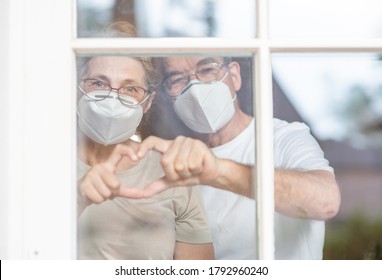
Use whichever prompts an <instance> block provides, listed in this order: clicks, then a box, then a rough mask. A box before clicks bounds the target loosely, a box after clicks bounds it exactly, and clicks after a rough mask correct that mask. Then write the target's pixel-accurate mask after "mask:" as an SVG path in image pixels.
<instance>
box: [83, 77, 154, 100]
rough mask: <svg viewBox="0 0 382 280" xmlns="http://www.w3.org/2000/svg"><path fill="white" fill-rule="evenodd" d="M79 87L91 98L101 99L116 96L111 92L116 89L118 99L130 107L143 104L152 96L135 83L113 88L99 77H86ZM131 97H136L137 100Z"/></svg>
mask: <svg viewBox="0 0 382 280" xmlns="http://www.w3.org/2000/svg"><path fill="white" fill-rule="evenodd" d="M78 88H79V89H80V90H81V91H82V92H83V93H84V94H85V95H86V96H87V97H89V98H90V99H92V100H95V101H101V100H104V99H106V98H115V96H114V95H111V94H110V93H111V92H112V91H115V92H116V93H118V99H119V100H120V101H121V103H122V104H124V105H126V106H130V107H136V106H138V105H141V104H142V103H143V102H145V101H146V100H147V98H148V97H149V96H150V92H149V91H148V90H146V89H144V88H142V87H139V86H134V85H124V86H122V87H120V88H113V87H111V86H110V85H109V84H108V83H106V82H104V81H101V80H98V79H84V80H82V81H81V82H80V83H79V85H78ZM130 98H134V99H135V100H136V102H134V101H132V100H131V99H130Z"/></svg>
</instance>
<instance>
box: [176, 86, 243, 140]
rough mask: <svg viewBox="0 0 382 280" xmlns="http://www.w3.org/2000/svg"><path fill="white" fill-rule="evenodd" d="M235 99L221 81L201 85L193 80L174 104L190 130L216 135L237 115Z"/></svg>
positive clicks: (177, 112)
mask: <svg viewBox="0 0 382 280" xmlns="http://www.w3.org/2000/svg"><path fill="white" fill-rule="evenodd" d="M235 98H236V95H235V96H234V97H232V96H231V92H230V89H229V87H228V86H227V85H226V84H225V83H223V82H221V81H219V82H214V83H200V82H199V81H197V80H193V81H191V82H190V83H189V85H188V86H187V88H186V90H185V91H184V92H183V93H182V94H181V95H179V96H178V97H177V98H176V99H175V102H174V110H175V112H176V114H177V115H178V116H179V118H180V119H181V120H182V121H183V122H184V123H185V125H187V126H188V127H189V128H190V129H192V130H194V131H196V132H199V133H214V132H217V131H218V130H219V129H221V128H222V127H223V126H225V125H226V124H227V123H228V122H229V121H230V120H231V119H232V117H233V115H234V113H235V108H234V104H233V102H234V100H235Z"/></svg>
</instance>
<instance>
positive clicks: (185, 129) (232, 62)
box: [77, 54, 257, 259]
mask: <svg viewBox="0 0 382 280" xmlns="http://www.w3.org/2000/svg"><path fill="white" fill-rule="evenodd" d="M149 59H150V58H148V57H138V56H137V57H128V56H96V57H78V58H77V61H78V84H79V87H78V89H79V90H78V105H77V115H78V117H77V120H78V127H79V129H78V142H77V144H78V166H77V169H78V180H79V191H80V192H79V196H78V197H79V214H80V215H79V219H78V258H79V259H103V258H112V259H171V258H172V257H173V255H174V254H175V256H178V254H180V253H178V252H179V249H178V248H177V247H175V248H174V244H175V242H177V241H180V242H187V243H188V245H187V246H188V250H189V249H191V247H192V246H195V245H196V244H197V246H202V245H201V243H205V242H206V240H208V238H209V231H211V232H212V239H213V241H214V250H215V258H218V259H222V258H227V259H255V258H256V252H257V250H256V248H257V245H256V225H255V217H256V215H255V214H256V211H255V210H256V203H254V202H255V200H253V199H251V198H248V197H246V196H251V190H252V185H253V182H252V177H251V174H252V173H251V172H248V173H247V175H248V178H246V179H247V180H245V182H247V185H246V186H245V191H242V192H241V193H240V194H236V193H233V192H228V191H224V190H221V189H218V188H212V187H207V186H204V185H205V184H207V182H208V183H210V182H212V181H213V182H215V183H217V182H216V181H214V180H212V181H208V180H210V179H208V174H212V173H211V171H209V170H215V168H216V166H215V165H214V164H215V161H212V162H211V161H209V160H210V159H212V158H215V156H217V157H219V158H221V161H224V162H226V164H227V162H228V161H226V160H225V159H232V160H234V161H237V162H240V163H243V164H246V165H248V167H245V168H246V170H248V168H249V171H250V170H251V167H250V166H253V165H254V161H255V144H254V120H253V118H252V117H251V114H252V111H253V110H252V103H253V102H252V56H249V55H248V56H243V55H242V54H240V56H238V55H235V54H232V57H225V58H223V57H217V56H216V54H215V55H208V54H205V55H201V56H199V57H191V56H187V57H178V56H177V57H175V56H174V57H160V58H152V62H154V66H155V68H154V69H156V71H155V72H150V71H151V68H150V67H149ZM145 71H146V72H145ZM144 73H146V76H145V74H144ZM149 73H151V75H149ZM184 74H187V75H188V76H187V75H186V76H184ZM196 77H197V79H198V80H200V81H203V82H204V83H199V82H198V81H197V80H196ZM127 85H128V86H129V91H126V94H123V93H125V91H124V89H125V88H127ZM131 87H136V89H133V90H131ZM141 88H144V89H147V90H150V91H151V93H150V94H149V95H148V99H144V98H140V99H139V94H138V93H137V92H136V91H139V89H141ZM131 91H133V93H132V94H131V96H130V93H131ZM128 95H129V96H128ZM205 96H208V97H209V98H208V100H207V99H205V98H204V97H205ZM134 99H135V101H134ZM144 100H146V101H144ZM194 101H196V102H194ZM198 101H200V102H198ZM203 101H204V102H203ZM134 102H135V104H133V103H134ZM137 102H142V103H141V105H137V106H136V104H137ZM132 104H133V105H132ZM234 104H240V106H241V108H242V109H241V110H239V109H238V108H236V109H235V107H234ZM227 108H228V109H227ZM142 115H143V117H142V120H141V119H140V117H141V116H142ZM234 115H235V116H236V117H234ZM138 123H140V124H139V126H138V128H136V125H137V124H138ZM239 128H240V129H239ZM215 132H219V133H215ZM244 133H245V134H247V135H249V136H250V137H249V139H246V138H244V140H243V139H242V137H243V136H241V135H244ZM179 135H183V136H188V137H193V139H191V138H187V140H184V138H177V142H174V141H173V140H174V139H175V138H176V137H177V136H179ZM218 135H219V136H220V135H221V136H223V135H225V136H227V135H230V138H227V137H225V138H223V137H222V138H220V137H218ZM148 136H157V137H160V138H152V137H151V138H149V137H148ZM129 137H130V138H129ZM239 137H240V138H239ZM232 138H235V139H237V140H236V141H230V140H232ZM165 139H166V140H165ZM182 139H183V140H184V141H182ZM179 140H180V141H179ZM243 141H245V142H243ZM120 143H123V144H124V145H125V147H130V148H132V150H133V151H136V150H137V149H139V148H140V147H141V148H142V147H147V148H148V149H149V150H150V151H149V152H148V153H147V154H146V156H144V157H142V159H141V160H139V161H132V159H130V158H129V156H126V154H125V155H123V156H122V159H121V160H120V161H118V160H119V159H120V157H119V156H117V160H115V161H112V160H110V159H111V158H114V157H112V156H110V154H114V153H116V144H120ZM223 144H224V145H223ZM154 145H155V148H154ZM232 151H235V152H232ZM174 153H175V154H177V157H174V158H173V157H172V155H173V154H174ZM117 155H118V154H117ZM164 157H166V158H167V160H165V162H166V164H165V165H164V167H163V168H162V167H161V164H164V163H163V162H161V161H160V160H161V159H164ZM105 159H108V161H107V162H109V163H112V164H111V166H112V168H111V169H110V166H109V168H108V167H107V166H105V165H104V164H103V163H102V162H103V161H104V160H105ZM223 159H224V160H223ZM219 162H220V161H219ZM179 163H182V164H185V166H186V167H187V168H186V169H180V170H178V171H175V170H176V164H179ZM194 164H197V166H196V167H192V168H191V166H192V165H194ZM220 164H224V163H220ZM222 166H223V165H222ZM208 168H209V169H208ZM107 170H111V172H109V173H107V172H108V171H107ZM172 170H174V172H175V175H174V173H172ZM114 171H116V172H117V173H115V174H116V179H117V180H118V181H119V182H121V184H122V185H121V188H120V189H119V185H118V186H117V187H116V188H115V190H117V189H118V191H114V192H113V195H111V196H110V193H109V192H108V191H105V188H104V187H105V186H106V188H107V189H110V188H111V184H110V185H109V183H107V182H105V185H99V181H106V180H104V179H100V178H106V177H104V176H106V175H108V176H110V178H114ZM92 174H93V175H92ZM94 174H96V175H94ZM97 174H98V175H97ZM100 174H102V175H100ZM105 174H106V175H105ZM162 176H165V177H164V178H162ZM174 176H175V177H174ZM177 176H180V177H181V178H180V179H179V180H178V177H177ZM156 180H159V181H156ZM239 180H243V178H242V177H240V178H239ZM153 182H154V183H153ZM155 182H156V183H155ZM150 184H152V185H151V186H156V187H155V190H157V189H156V188H159V189H162V187H163V186H168V185H170V184H175V185H190V186H194V185H199V187H198V188H191V187H189V188H181V187H179V188H177V187H174V188H169V189H168V190H165V191H163V192H160V193H158V194H156V195H154V196H152V197H149V198H141V197H140V195H141V194H142V192H143V188H144V187H147V186H149V185H150ZM154 184H156V185H154ZM211 184H212V183H211ZM150 190H153V189H150V188H149V189H146V191H150ZM237 192H239V190H237ZM94 193H99V194H101V197H99V196H98V197H97V196H94ZM127 194H128V195H130V197H125V195H127ZM146 194H147V192H146ZM132 195H133V197H134V198H131V196H132ZM136 196H138V198H135V197H136ZM197 196H200V200H197V199H196V197H197ZM84 197H86V198H88V199H89V200H91V201H93V202H96V203H90V205H89V203H88V202H89V201H85V200H84V199H83V198H84ZM84 202H85V203H84ZM98 202H100V203H98ZM97 203H98V204H97ZM83 209H84V210H83ZM202 209H205V211H206V216H204V214H202V212H203V210H202ZM82 210H83V211H82ZM243 213H245V215H243ZM221 228H231V229H232V230H230V231H224V232H223V231H221ZM203 240H204V241H203ZM234 241H235V242H234ZM203 246H205V245H203ZM203 246H202V247H203ZM202 247H201V248H202ZM196 251H197V253H198V254H197V255H196V256H193V258H196V259H198V258H201V256H200V254H201V253H202V252H203V251H202V250H201V249H198V250H196ZM181 256H182V255H180V257H181Z"/></svg>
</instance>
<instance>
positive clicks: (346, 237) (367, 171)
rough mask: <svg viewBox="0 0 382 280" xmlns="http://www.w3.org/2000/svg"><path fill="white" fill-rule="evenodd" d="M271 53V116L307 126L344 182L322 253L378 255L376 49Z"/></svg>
mask: <svg viewBox="0 0 382 280" xmlns="http://www.w3.org/2000/svg"><path fill="white" fill-rule="evenodd" d="M272 61H273V71H274V78H275V80H274V115H275V117H278V118H283V119H286V120H288V121H301V122H305V123H307V124H308V125H309V126H310V128H311V129H312V133H313V135H314V136H315V137H316V138H317V139H318V142H319V144H320V146H321V147H322V149H323V151H324V153H325V157H326V158H327V159H328V160H329V162H330V165H331V166H332V167H333V168H334V171H335V174H336V179H337V182H338V184H339V186H340V189H341V197H342V202H341V208H340V211H339V213H338V215H337V216H336V217H335V218H334V219H333V220H331V221H330V222H329V223H328V226H327V235H326V245H325V251H324V258H326V259H382V255H381V253H380V250H379V249H378V248H380V247H379V246H380V235H381V233H382V232H381V229H382V215H381V213H382V206H381V205H382V204H381V199H382V82H381V79H380V77H381V76H382V60H381V55H380V54H278V55H274V56H273V59H272ZM361 229H362V233H361V232H360V231H361ZM360 236H362V237H360ZM339 240H341V241H339Z"/></svg>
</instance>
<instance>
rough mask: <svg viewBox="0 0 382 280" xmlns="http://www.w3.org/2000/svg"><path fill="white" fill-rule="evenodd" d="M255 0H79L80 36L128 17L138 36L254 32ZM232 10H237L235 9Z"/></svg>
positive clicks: (243, 35) (242, 35)
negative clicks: (236, 0) (237, 0)
mask: <svg viewBox="0 0 382 280" xmlns="http://www.w3.org/2000/svg"><path fill="white" fill-rule="evenodd" d="M255 3H256V2H255V1H253V0H242V1H240V5H238V3H237V2H235V1H231V0H197V1H195V0H155V1H152V0H139V1H134V0H97V1H91V0H77V4H78V14H77V18H78V36H79V37H96V36H97V33H96V31H97V30H98V29H99V27H100V26H105V25H107V24H109V23H111V22H114V21H117V20H125V21H128V22H130V23H132V24H134V25H135V26H136V27H137V31H138V36H139V37H224V38H252V37H254V36H255ZM232 11H235V12H234V13H232Z"/></svg>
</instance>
